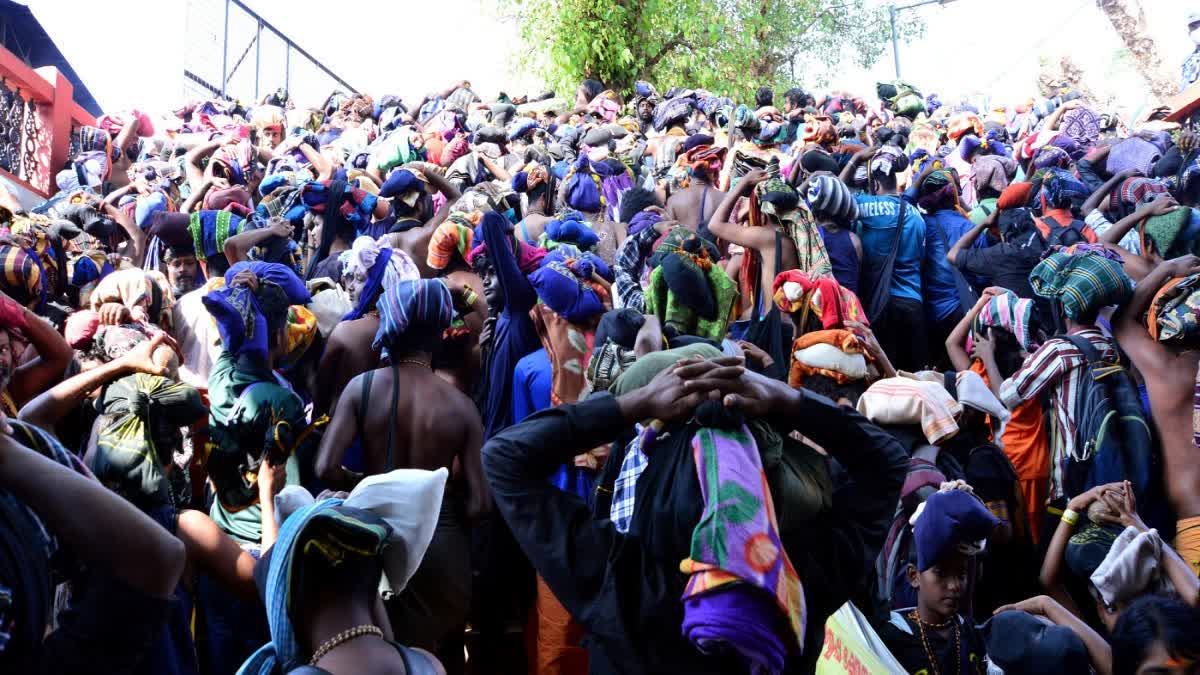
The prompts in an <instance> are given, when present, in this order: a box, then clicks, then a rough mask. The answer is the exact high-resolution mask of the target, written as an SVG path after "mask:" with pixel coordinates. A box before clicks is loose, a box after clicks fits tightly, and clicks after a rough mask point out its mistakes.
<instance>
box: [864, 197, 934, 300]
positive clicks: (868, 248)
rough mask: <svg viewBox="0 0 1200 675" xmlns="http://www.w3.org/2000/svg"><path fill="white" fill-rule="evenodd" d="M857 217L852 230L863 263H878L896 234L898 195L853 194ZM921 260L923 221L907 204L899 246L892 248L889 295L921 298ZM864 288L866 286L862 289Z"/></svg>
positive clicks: (884, 257)
mask: <svg viewBox="0 0 1200 675" xmlns="http://www.w3.org/2000/svg"><path fill="white" fill-rule="evenodd" d="M854 200H855V201H856V202H858V220H856V221H855V222H854V231H855V232H856V233H857V234H858V238H859V240H861V241H862V248H863V258H864V260H863V267H864V269H870V268H873V267H875V266H882V265H883V262H884V260H886V259H887V257H888V254H890V253H891V252H892V241H893V239H894V237H895V236H896V221H897V220H898V219H899V217H900V198H899V197H897V196H896V195H887V196H877V195H866V194H860V195H855V197H854ZM924 260H925V221H924V219H922V218H921V212H920V211H918V210H917V208H916V207H915V206H913V205H911V204H910V205H909V206H908V207H907V208H906V209H905V212H904V227H903V228H901V230H900V247H899V248H898V249H897V250H896V265H895V267H894V270H893V272H892V288H891V295H892V297H895V298H907V299H909V300H915V301H917V302H921V300H922V298H921V266H922V263H923V261H924ZM863 290H868V289H863Z"/></svg>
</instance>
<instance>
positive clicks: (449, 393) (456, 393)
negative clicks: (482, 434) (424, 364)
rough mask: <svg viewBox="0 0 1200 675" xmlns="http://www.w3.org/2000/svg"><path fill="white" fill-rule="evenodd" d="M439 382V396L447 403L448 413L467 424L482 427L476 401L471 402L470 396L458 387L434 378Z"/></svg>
mask: <svg viewBox="0 0 1200 675" xmlns="http://www.w3.org/2000/svg"><path fill="white" fill-rule="evenodd" d="M433 379H434V380H436V381H437V387H438V392H437V393H438V396H440V397H441V400H442V401H443V402H444V403H445V408H446V410H447V411H448V412H451V413H453V414H454V416H455V417H456V418H458V419H460V420H463V421H465V422H469V423H470V422H473V423H475V424H477V425H480V426H482V425H483V422H482V418H481V417H480V416H479V409H478V408H476V407H475V401H473V400H471V397H470V396H467V395H466V394H464V393H462V391H460V390H459V388H458V387H456V386H454V385H453V384H450V383H449V382H447V381H445V380H443V379H442V378H440V377H436V376H435V377H434V378H433Z"/></svg>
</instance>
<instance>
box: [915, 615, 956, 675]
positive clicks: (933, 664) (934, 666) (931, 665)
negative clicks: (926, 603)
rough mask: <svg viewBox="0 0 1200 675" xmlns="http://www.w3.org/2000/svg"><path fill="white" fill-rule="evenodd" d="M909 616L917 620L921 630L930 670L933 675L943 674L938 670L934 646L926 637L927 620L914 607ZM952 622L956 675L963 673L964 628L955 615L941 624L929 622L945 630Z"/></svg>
mask: <svg viewBox="0 0 1200 675" xmlns="http://www.w3.org/2000/svg"><path fill="white" fill-rule="evenodd" d="M908 618H910V619H912V620H913V621H916V622H917V631H918V632H920V634H921V647H922V648H923V649H924V650H925V658H926V659H928V660H929V668H930V670H932V671H933V675H941V671H940V670H938V664H937V659H935V658H934V655H933V648H932V647H930V646H929V639H928V638H927V637H925V622H924V621H923V620H921V615H920V614H918V613H917V610H915V609H914V610H913V611H912V613H911V614H909V615H908ZM951 624H953V625H954V675H961V673H962V629H961V628H960V627H959V625H958V623H957V622H956V621H955V620H954V617H950V619H949V620H948V621H946V622H945V623H940V624H937V623H931V624H929V627H930V628H932V629H934V630H943V629H945V628H948V627H949V626H950V625H951Z"/></svg>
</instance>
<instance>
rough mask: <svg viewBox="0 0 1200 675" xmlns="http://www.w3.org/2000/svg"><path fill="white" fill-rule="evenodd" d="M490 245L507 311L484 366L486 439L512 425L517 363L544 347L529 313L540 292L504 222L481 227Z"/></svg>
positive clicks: (499, 320)
mask: <svg viewBox="0 0 1200 675" xmlns="http://www.w3.org/2000/svg"><path fill="white" fill-rule="evenodd" d="M479 229H481V230H483V240H484V242H485V243H487V247H488V258H490V260H491V264H492V266H493V267H494V268H495V271H496V280H497V281H498V282H499V285H500V293H501V295H503V296H504V309H503V310H501V311H500V316H499V318H497V319H496V327H495V329H494V330H493V332H492V350H491V354H490V355H489V357H488V360H487V362H486V365H485V367H484V377H485V379H484V387H485V389H484V393H483V406H482V410H481V411H480V414H481V417H483V437H484V438H485V439H487V438H491V437H492V436H494V435H495V434H496V433H497V432H499V431H501V430H503V429H504V428H506V427H508V426H509V425H511V424H512V391H513V379H512V378H513V374H514V371H515V370H516V367H517V362H518V361H520V360H521V358H522V357H524V356H525V355H526V354H529V353H530V352H534V351H537V350H538V349H539V348H540V347H541V346H542V341H541V339H540V338H538V334H537V328H535V327H534V325H533V319H531V318H529V310H531V309H533V306H534V304H536V303H537V292H536V291H534V290H533V285H532V284H530V283H529V279H527V278H526V277H525V275H524V274H523V273H522V272H521V268H519V267H518V266H517V257H516V255H515V254H514V253H513V250H512V239H511V238H510V237H509V236H508V232H507V231H506V230H505V223H503V222H502V221H500V220H492V219H490V218H489V219H485V220H484V221H483V222H482V223H480V225H479Z"/></svg>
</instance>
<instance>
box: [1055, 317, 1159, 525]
mask: <svg viewBox="0 0 1200 675" xmlns="http://www.w3.org/2000/svg"><path fill="white" fill-rule="evenodd" d="M1058 337H1059V338H1060V339H1063V340H1066V341H1068V342H1070V343H1071V344H1073V345H1075V348H1076V349H1078V350H1079V351H1080V352H1081V353H1082V354H1083V356H1084V358H1085V359H1086V360H1087V366H1086V368H1087V373H1086V376H1085V377H1084V378H1083V381H1082V383H1081V384H1080V387H1079V391H1078V392H1076V397H1075V410H1074V412H1075V441H1076V447H1077V448H1078V454H1079V456H1078V457H1071V458H1070V461H1068V462H1067V468H1066V471H1065V473H1064V476H1063V489H1064V490H1065V491H1066V494H1067V495H1068V496H1072V497H1073V496H1075V495H1078V494H1080V493H1082V492H1085V491H1087V490H1089V489H1091V488H1093V487H1095V486H1097V485H1103V484H1105V483H1114V482H1117V481H1123V480H1127V481H1129V482H1130V483H1132V484H1133V491H1134V496H1135V497H1136V498H1137V500H1138V503H1139V504H1141V503H1142V499H1143V498H1144V497H1146V495H1147V492H1148V490H1147V488H1148V487H1150V486H1151V484H1152V482H1153V481H1155V479H1156V476H1158V475H1159V474H1160V472H1161V468H1160V467H1159V464H1160V459H1159V457H1158V450H1157V446H1156V445H1155V439H1154V435H1153V433H1152V432H1151V430H1150V425H1149V424H1148V423H1147V422H1146V416H1145V414H1144V413H1143V412H1142V401H1141V397H1140V396H1139V395H1138V389H1137V385H1136V384H1134V381H1133V377H1132V376H1131V375H1130V374H1129V371H1128V370H1126V369H1125V368H1124V366H1122V365H1121V364H1120V363H1108V362H1105V361H1103V360H1102V359H1101V358H1100V354H1099V353H1098V352H1097V351H1096V349H1095V348H1094V347H1093V346H1092V344H1091V342H1089V341H1088V340H1087V338H1083V337H1079V336H1078V335H1060V336H1058Z"/></svg>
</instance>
